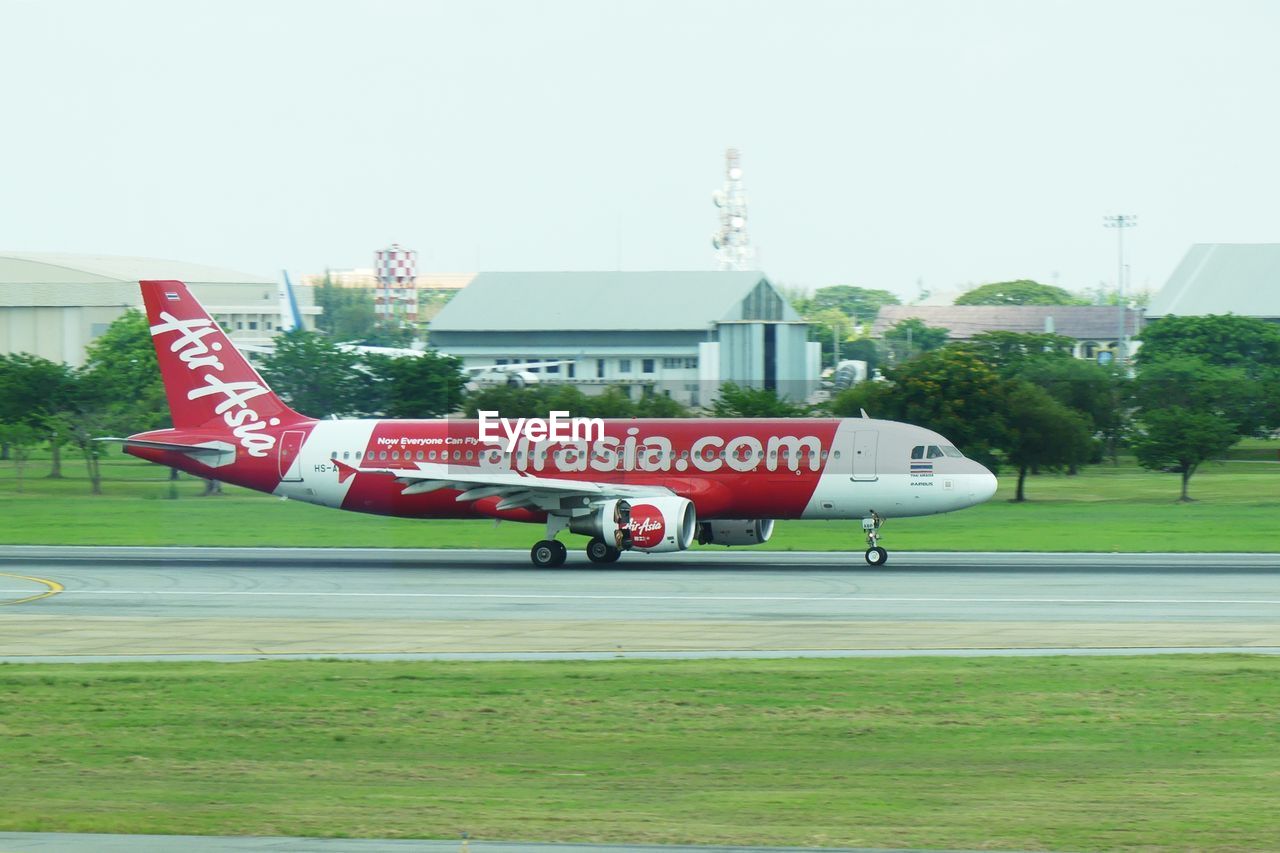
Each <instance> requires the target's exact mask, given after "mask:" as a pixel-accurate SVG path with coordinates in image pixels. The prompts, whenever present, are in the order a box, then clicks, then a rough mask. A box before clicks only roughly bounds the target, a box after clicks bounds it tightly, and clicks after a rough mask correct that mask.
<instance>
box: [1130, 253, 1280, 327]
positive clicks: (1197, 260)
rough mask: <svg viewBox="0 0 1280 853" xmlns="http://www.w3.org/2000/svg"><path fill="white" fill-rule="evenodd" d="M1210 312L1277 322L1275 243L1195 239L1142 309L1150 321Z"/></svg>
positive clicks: (1279, 264) (1279, 285)
mask: <svg viewBox="0 0 1280 853" xmlns="http://www.w3.org/2000/svg"><path fill="white" fill-rule="evenodd" d="M1209 314H1238V315H1240V316H1242V317H1258V318H1260V319H1263V320H1270V321H1272V322H1278V323H1280V244H1278V243H1197V244H1196V245H1194V246H1192V247H1191V248H1190V249H1189V250H1188V251H1187V254H1186V255H1185V256H1183V258H1182V262H1181V263H1179V264H1178V267H1177V269H1175V270H1174V271H1173V275H1171V276H1169V280H1168V281H1167V282H1166V283H1165V286H1164V287H1163V288H1161V290H1160V292H1159V293H1157V294H1156V295H1155V296H1154V297H1152V299H1151V305H1150V306H1148V308H1147V317H1148V318H1150V319H1153V320H1154V319H1159V318H1161V317H1168V316H1171V315H1177V316H1181V317H1197V316H1205V315H1209Z"/></svg>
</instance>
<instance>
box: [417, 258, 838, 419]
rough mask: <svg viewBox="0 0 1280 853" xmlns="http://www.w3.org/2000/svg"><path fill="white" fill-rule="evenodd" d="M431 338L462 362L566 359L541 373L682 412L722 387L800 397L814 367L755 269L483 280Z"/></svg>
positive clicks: (788, 311)
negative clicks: (665, 398)
mask: <svg viewBox="0 0 1280 853" xmlns="http://www.w3.org/2000/svg"><path fill="white" fill-rule="evenodd" d="M430 336H431V337H430V339H431V345H432V346H433V347H437V348H439V349H440V350H442V351H444V352H447V353H449V354H451V355H456V356H459V357H461V358H462V359H463V361H464V363H465V365H466V366H467V367H486V366H500V365H504V364H512V363H518V362H528V361H547V360H564V361H569V362H571V363H569V364H566V365H563V366H558V367H552V368H546V370H549V371H552V373H551V376H554V378H555V379H557V380H560V381H565V382H571V383H572V384H574V385H575V386H578V387H580V388H581V389H582V390H584V391H585V392H587V393H590V392H592V391H593V390H594V391H599V390H603V389H604V387H606V386H608V385H623V386H629V387H632V388H634V389H638V390H639V391H643V392H652V393H662V394H667V395H669V396H671V397H673V398H675V399H677V400H679V401H680V402H682V403H685V404H688V405H705V404H707V403H709V402H710V401H711V399H712V398H714V396H715V392H716V390H718V388H719V384H720V383H721V382H724V381H733V382H736V383H738V384H740V385H750V386H753V387H764V388H774V389H776V390H777V391H778V392H779V393H780V394H782V395H783V396H787V397H790V398H793V399H803V398H804V397H805V396H807V395H808V394H809V393H810V391H812V389H813V388H814V387H815V385H816V383H817V378H818V369H819V345H818V344H816V343H810V342H809V340H808V324H807V323H805V322H804V320H802V319H801V317H800V315H799V314H797V313H796V311H795V309H794V308H792V307H791V305H790V304H789V303H788V302H787V300H786V299H785V298H784V297H783V296H782V294H781V293H779V292H778V290H777V288H775V287H774V286H773V284H772V283H770V282H769V280H768V279H767V278H766V277H765V276H764V275H763V274H762V273H760V272H740V271H722V272H489V273H480V274H479V275H477V276H476V277H475V279H474V280H473V281H472V282H471V283H470V284H469V285H468V286H467V287H466V289H464V290H462V291H461V292H459V293H458V295H457V296H455V297H454V298H453V300H452V301H451V302H449V304H448V305H446V306H445V308H444V310H442V311H441V312H440V314H439V315H438V316H437V317H436V318H435V319H434V320H433V321H432V322H431V326H430ZM543 377H544V378H550V376H547V374H546V373H544V374H543Z"/></svg>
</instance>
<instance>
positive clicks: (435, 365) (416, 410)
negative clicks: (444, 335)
mask: <svg viewBox="0 0 1280 853" xmlns="http://www.w3.org/2000/svg"><path fill="white" fill-rule="evenodd" d="M461 368H462V360H461V359H459V358H454V357H453V356H448V355H441V354H440V353H437V352H433V351H427V352H424V353H423V354H422V355H420V356H400V357H394V358H393V357H390V356H386V355H376V354H372V355H366V356H364V369H365V372H366V373H367V374H368V375H369V376H370V377H371V378H372V380H373V390H374V391H375V398H374V399H371V400H369V401H367V402H366V403H365V406H366V407H367V408H371V409H374V410H376V411H379V412H381V413H382V415H383V416H384V417H388V418H441V417H444V416H446V415H448V414H449V413H450V412H452V411H454V410H455V409H457V408H458V407H459V406H460V405H461V403H462V396H463V387H464V386H465V385H466V378H465V377H464V376H463V374H462V369H461Z"/></svg>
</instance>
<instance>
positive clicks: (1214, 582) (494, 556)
mask: <svg viewBox="0 0 1280 853" xmlns="http://www.w3.org/2000/svg"><path fill="white" fill-rule="evenodd" d="M574 558H576V560H575V561H574V562H571V563H570V564H569V565H567V566H565V567H564V568H561V569H552V570H546V569H544V570H537V569H533V568H532V567H531V566H530V565H529V563H528V557H527V555H526V554H525V553H523V552H515V551H428V550H418V551H408V550H392V549H387V550H376V549H362V550H356V549H209V548H37V547H18V546H12V547H4V548H0V659H2V660H7V661H35V660H60V661H71V660H127V659H217V660H238V659H250V658H251V659H259V658H263V657H315V656H329V655H333V656H344V657H346V656H351V657H392V658H402V657H410V658H423V657H426V658H437V657H443V658H448V657H468V658H474V657H482V658H561V657H616V656H636V657H687V656H750V657H773V656H785V655H796V654H810V655H842V654H867V655H885V654H920V653H937V654H975V653H988V654H1010V653H1020V654H1044V653H1046V652H1049V651H1052V652H1070V651H1080V650H1087V651H1092V652H1095V653H1098V652H1112V653H1114V652H1119V651H1191V650H1195V651H1221V650H1240V651H1254V652H1280V555H1275V554H1215V555H1170V554H1146V555H1118V554H974V553H967V554H938V553H905V552H904V553H895V554H893V555H892V557H891V562H890V565H889V566H888V567H883V568H877V569H871V568H869V567H867V566H866V565H865V564H864V563H863V562H862V557H861V554H828V553H791V552H751V551H745V550H744V551H736V550H735V551H720V550H717V551H700V552H697V553H685V554H679V555H640V554H636V555H626V556H625V557H624V558H623V560H622V561H621V562H620V563H618V564H616V565H615V566H613V567H608V568H600V567H596V566H593V565H591V564H589V563H587V562H586V560H585V558H582V557H581V555H574V556H573V557H571V560H574Z"/></svg>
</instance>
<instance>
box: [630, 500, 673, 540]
mask: <svg viewBox="0 0 1280 853" xmlns="http://www.w3.org/2000/svg"><path fill="white" fill-rule="evenodd" d="M629 527H630V530H631V541H632V543H633V547H636V548H652V547H654V546H655V545H658V544H660V543H661V542H662V536H663V534H664V533H666V532H667V524H666V522H665V521H663V518H662V512H661V510H659V509H658V508H657V507H656V506H652V505H650V504H632V505H631V524H630V525H629Z"/></svg>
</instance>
